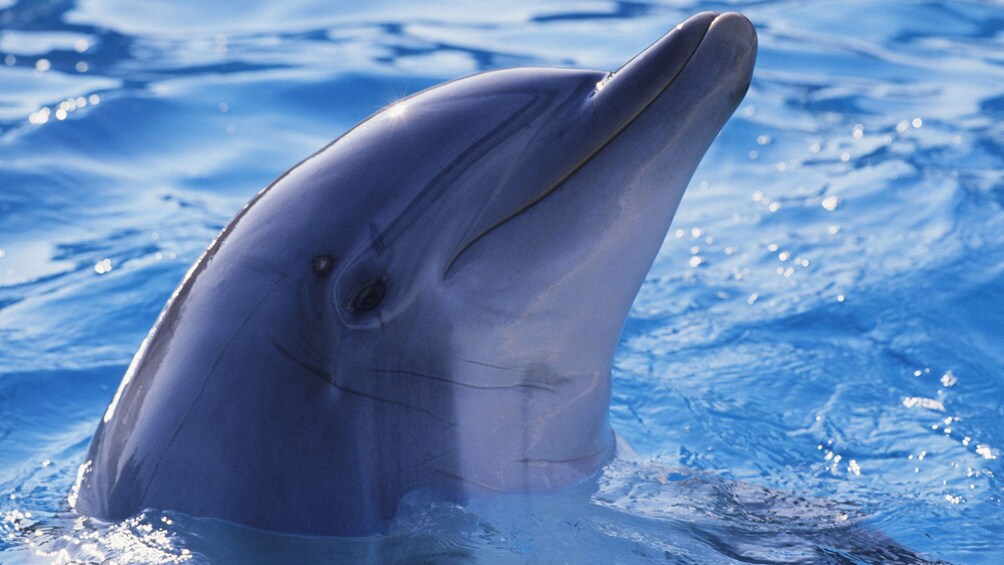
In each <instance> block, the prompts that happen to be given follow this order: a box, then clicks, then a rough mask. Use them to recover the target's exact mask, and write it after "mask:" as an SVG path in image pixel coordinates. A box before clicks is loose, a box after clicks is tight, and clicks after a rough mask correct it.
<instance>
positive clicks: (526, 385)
mask: <svg viewBox="0 0 1004 565" xmlns="http://www.w3.org/2000/svg"><path fill="white" fill-rule="evenodd" d="M366 370H368V371H372V372H374V373H400V374H402V375H410V376H413V377H420V378H423V379H429V380H431V381H437V382H442V383H447V384H451V385H457V386H461V387H466V388H473V389H478V390H507V389H513V388H531V389H537V390H546V391H547V392H554V388H553V387H549V386H547V385H542V384H537V383H516V384H512V385H500V386H488V385H476V384H471V383H463V382H460V381H455V380H453V379H448V378H446V377H437V376H435V375H429V374H426V373H419V372H417V371H408V370H405V369H380V368H377V367H370V368H368V369H366Z"/></svg>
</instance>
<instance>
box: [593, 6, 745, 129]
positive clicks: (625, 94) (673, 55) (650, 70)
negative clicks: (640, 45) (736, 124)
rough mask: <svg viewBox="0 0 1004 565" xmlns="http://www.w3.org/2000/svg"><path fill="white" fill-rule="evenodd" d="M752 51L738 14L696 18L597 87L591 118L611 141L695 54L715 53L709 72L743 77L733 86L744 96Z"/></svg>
mask: <svg viewBox="0 0 1004 565" xmlns="http://www.w3.org/2000/svg"><path fill="white" fill-rule="evenodd" d="M706 39H707V41H706ZM756 45H757V40H756V31H755V30H754V29H753V24H751V23H750V21H749V20H748V19H746V17H745V16H743V15H742V14H738V13H735V12H727V13H725V14H718V13H715V12H702V13H700V14H697V15H695V16H693V17H691V18H689V19H688V20H686V21H685V22H683V23H681V24H679V25H678V26H676V27H675V28H674V29H673V30H672V31H670V32H669V33H667V34H666V35H664V36H662V38H660V39H659V40H658V41H656V42H655V43H653V44H652V45H651V46H649V47H648V48H647V49H645V50H644V51H642V52H641V53H639V54H638V55H636V56H635V57H634V58H633V59H631V60H630V61H628V62H627V63H626V64H625V65H624V66H622V67H621V68H620V69H619V70H617V71H616V72H614V73H611V74H609V75H608V76H607V77H606V78H605V79H604V80H602V81H600V82H599V83H597V85H596V92H595V93H594V95H593V96H592V99H591V100H590V102H591V105H592V106H593V108H592V110H593V113H594V114H596V115H597V116H596V119H597V121H602V122H604V123H605V124H606V125H607V127H609V128H610V129H611V130H614V131H612V132H611V133H612V134H613V135H616V133H618V132H619V131H621V130H623V129H624V128H626V127H627V126H628V125H630V124H631V122H633V121H634V119H635V118H636V117H637V116H638V115H640V114H641V113H642V112H644V111H645V109H646V108H648V107H649V105H651V104H652V102H654V101H655V100H656V99H657V98H658V97H659V96H660V95H662V94H663V93H664V92H665V91H666V90H667V89H668V88H669V87H670V86H671V85H672V84H673V82H674V80H675V79H676V78H677V77H678V76H679V75H680V73H681V71H683V69H684V68H686V67H687V64H688V63H689V62H690V61H691V60H692V59H693V57H694V55H695V54H696V53H697V52H698V49H705V50H715V51H716V52H717V53H715V55H716V58H717V59H718V64H717V65H715V66H714V67H713V68H710V69H708V70H709V71H710V72H714V73H739V74H741V75H743V76H742V77H736V78H738V80H735V81H734V82H735V83H736V86H737V87H738V88H739V89H740V90H741V92H742V93H745V92H746V89H747V88H748V87H749V81H750V77H751V76H752V70H753V65H752V58H753V57H754V56H755V54H756ZM744 59H748V61H747V60H744ZM709 78H711V77H709ZM723 78H724V77H723ZM600 115H602V118H601V117H600ZM613 135H610V137H611V138H612V137H613Z"/></svg>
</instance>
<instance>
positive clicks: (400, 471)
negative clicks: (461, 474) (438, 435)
mask: <svg viewBox="0 0 1004 565" xmlns="http://www.w3.org/2000/svg"><path fill="white" fill-rule="evenodd" d="M455 427H456V424H454V425H451V426H448V427H447V428H445V429H444V431H447V430H450V429H452V428H455ZM454 455H456V453H455V452H452V451H451V452H446V453H440V454H439V455H433V456H432V457H428V458H426V459H423V460H421V461H418V462H417V463H414V464H412V465H408V466H405V467H400V468H398V469H395V470H394V471H391V472H389V473H384V475H383V477H382V478H385V479H386V478H389V477H396V476H398V475H401V474H403V473H404V472H406V471H410V470H412V469H415V468H418V467H423V466H425V465H428V464H429V463H432V462H433V461H436V460H437V459H442V458H444V457H452V456H454ZM433 471H435V472H437V473H438V472H440V470H439V469H433Z"/></svg>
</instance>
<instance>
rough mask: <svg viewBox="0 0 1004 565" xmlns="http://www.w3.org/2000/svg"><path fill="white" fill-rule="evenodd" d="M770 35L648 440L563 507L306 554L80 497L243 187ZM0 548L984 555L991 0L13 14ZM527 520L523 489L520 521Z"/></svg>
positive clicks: (673, 313)
mask: <svg viewBox="0 0 1004 565" xmlns="http://www.w3.org/2000/svg"><path fill="white" fill-rule="evenodd" d="M705 9H713V10H718V11H721V10H725V9H737V10H740V11H742V12H743V13H745V14H746V15H747V16H749V17H750V18H751V19H752V21H753V22H754V23H755V25H756V26H757V28H758V30H759V33H760V56H759V60H758V66H757V70H756V75H755V77H754V81H753V85H752V88H751V90H750V93H749V96H748V97H747V99H746V101H745V102H744V103H743V105H742V106H741V107H740V109H739V110H738V111H737V114H736V116H735V117H734V118H733V120H732V121H731V122H730V123H729V125H728V126H727V127H726V128H725V130H724V131H723V133H722V134H721V136H720V137H719V139H718V141H717V142H716V144H715V145H714V146H713V147H712V149H711V150H710V152H709V153H708V155H707V157H706V158H705V160H704V163H703V164H702V166H701V168H700V169H699V170H698V172H697V174H696V175H695V177H694V182H693V184H692V186H691V188H690V190H689V192H688V194H687V196H686V197H685V199H684V201H683V204H682V205H681V208H680V212H679V214H678V215H677V218H676V220H675V222H674V226H673V230H672V231H671V233H670V236H669V237H668V238H667V240H666V244H665V246H664V248H663V250H662V253H661V254H660V256H659V258H658V260H657V262H656V265H655V267H654V268H653V270H652V272H651V274H650V275H649V277H648V279H647V281H646V284H645V286H644V288H643V289H642V291H641V293H640V295H639V297H638V300H637V302H636V304H635V307H634V309H633V311H632V314H631V317H630V320H629V321H628V324H627V327H626V329H625V332H624V336H623V340H622V343H621V346H620V350H619V352H618V355H617V360H616V364H615V367H614V395H615V396H614V401H613V406H612V414H613V422H614V425H615V427H616V429H617V431H618V432H619V433H620V435H621V436H623V437H624V438H625V439H626V440H627V441H628V442H629V443H630V444H631V445H632V447H633V448H634V449H635V451H637V452H638V458H637V459H634V460H619V461H616V462H614V463H613V464H611V465H610V466H608V467H607V468H606V469H604V470H603V472H602V473H601V475H600V476H598V477H597V478H596V479H595V480H594V481H591V482H589V483H587V484H584V485H580V486H579V487H576V488H573V489H571V490H570V491H568V492H566V493H563V494H561V495H556V496H553V497H525V496H510V497H499V498H496V499H488V500H480V501H475V502H472V503H471V504H469V505H466V506H457V505H452V504H447V503H445V502H442V501H437V500H435V499H427V498H423V497H422V496H415V497H414V498H413V499H411V500H408V501H407V503H406V504H405V505H404V506H403V508H402V512H401V517H400V518H399V519H398V521H397V522H396V523H395V524H394V526H393V528H392V530H391V532H390V533H389V534H388V535H387V536H377V537H372V538H364V539H357V540H338V539H328V540H323V539H321V540H318V539H309V538H298V537H290V536H275V535H269V534H264V533H261V532H255V531H250V530H245V529H242V528H238V527H234V526H231V525H228V524H225V523H221V522H216V521H212V520H198V519H193V518H190V517H186V516H183V515H176V514H170V513H167V514H159V513H151V514H145V515H143V516H140V517H138V518H136V519H133V520H128V521H126V522H123V523H119V524H101V523H98V522H95V521H91V520H87V519H84V518H81V517H78V516H76V515H75V514H74V513H73V512H72V511H70V510H69V506H68V504H67V502H66V499H67V494H68V493H69V490H70V487H71V485H72V483H73V480H74V477H75V475H76V470H77V467H78V465H79V464H80V463H81V462H82V461H83V458H84V454H85V450H86V448H87V445H88V442H89V440H90V437H91V434H92V433H93V431H94V428H95V425H96V423H97V421H98V419H99V417H100V415H101V414H102V413H103V411H104V408H105V406H106V404H107V402H108V400H109V399H110V398H111V396H112V394H113V393H114V390H115V387H116V386H117V384H118V381H119V379H120V378H121V375H122V373H123V371H124V369H125V366H126V365H127V364H128V361H129V359H130V357H131V356H132V354H133V352H134V351H135V350H136V348H137V346H138V345H139V342H140V341H141V339H142V338H143V336H144V335H145V333H146V332H147V330H148V329H149V327H150V326H151V324H152V323H153V321H154V319H155V318H156V316H157V313H158V312H159V310H160V308H161V307H162V305H163V303H164V301H165V300H166V299H167V297H168V295H169V294H170V293H171V291H172V290H173V288H174V287H175V286H176V284H177V283H178V281H179V280H180V278H181V277H182V275H183V274H184V272H185V271H186V270H187V268H188V267H189V265H190V264H191V263H192V262H193V261H194V260H195V259H196V257H197V256H198V254H199V253H200V252H201V250H202V249H203V248H204V247H205V246H206V245H207V244H208V242H209V241H210V240H211V239H212V237H213V236H214V235H215V233H216V232H217V231H218V230H219V229H220V228H221V227H222V225H223V224H224V223H225V222H226V221H227V219H228V218H229V217H231V216H232V215H233V214H234V213H235V212H236V211H237V210H238V209H239V208H240V206H241V205H242V204H243V203H244V202H245V201H246V200H247V199H248V198H249V197H250V196H251V195H252V194H254V193H255V192H256V191H257V190H258V189H259V188H260V187H261V186H263V185H265V184H266V183H267V182H269V181H270V180H271V179H272V178H274V177H275V176H277V175H278V174H279V173H281V172H282V171H284V170H285V169H287V168H288V167H289V166H291V165H293V164H295V163H296V162H297V161H299V160H300V159H301V158H303V157H305V156H306V155H308V154H310V153H311V152H313V151H315V150H316V149H318V148H319V147H321V146H323V145H324V144H326V143H327V142H328V141H329V140H331V139H333V138H335V137H337V136H338V135H339V134H340V133H342V132H344V131H345V130H346V129H347V128H349V127H351V126H352V125H353V124H354V123H356V122H357V121H359V120H360V119H362V118H364V117H365V116H366V115H368V114H369V113H371V112H373V111H375V110H377V109H379V108H380V107H382V106H384V105H386V104H388V103H390V102H392V101H394V100H396V99H398V98H400V97H402V96H404V95H406V94H409V93H411V92H414V91H416V90H419V89H421V88H424V87H426V86H430V85H432V84H435V83H437V82H440V81H443V80H446V79H450V78H454V77H456V76H460V75H463V74H467V73H471V72H475V71H479V70H487V69H493V68H498V67H508V66H516V65H548V66H581V67H593V68H600V69H614V68H616V67H618V66H619V65H620V64H621V63H623V62H624V61H625V60H627V58H629V57H630V56H631V55H632V54H634V53H636V52H637V51H639V50H640V49H642V48H643V47H645V46H646V45H647V44H648V43H650V42H651V41H654V40H655V39H656V38H658V37H659V36H660V35H661V34H662V33H663V32H665V31H666V30H668V29H669V28H670V27H671V26H673V25H675V24H676V23H677V22H679V21H680V20H682V19H684V18H685V17H686V16H688V15H690V14H692V13H695V12H697V11H700V10H705ZM0 30H2V31H0V61H2V63H0V250H2V251H0V561H2V562H5V563H8V562H10V563H18V562H49V561H56V562H66V561H74V560H75V561H103V562H112V563H114V562H151V563H154V562H197V563H198V562H207V561H214V562H248V561H261V562H289V561H305V560H311V559H313V560H339V559H342V560H345V559H352V560H360V559H372V560H391V561H393V560H398V561H421V560H432V561H453V560H455V561H468V560H475V561H477V560H481V561H514V560H515V561H528V560H539V561H541V562H551V561H559V560H567V561H569V562H583V561H593V562H635V561H670V562H683V563H687V562H723V561H732V560H735V561H744V560H746V561H756V560H759V562H765V561H781V562H790V561H829V562H854V561H859V562H860V561H880V560H897V559H898V560H901V561H910V560H913V559H918V558H919V557H918V556H924V557H926V558H927V559H932V560H939V559H940V560H947V561H952V562H960V563H998V562H1000V561H1001V560H1002V559H1004V550H1002V549H1001V546H1000V540H1001V539H1004V525H1002V524H1004V501H1002V497H1004V483H1002V479H1001V478H1002V476H1004V468H1002V461H1004V453H1002V450H1004V424H1002V417H1004V371H1002V368H1004V347H1002V345H1004V342H1002V338H1001V336H1004V214H1002V208H1004V179H1002V176H1004V174H1002V171H1004V40H1002V39H1004V8H1002V7H1001V5H1000V4H999V3H995V2H991V1H986V2H962V1H947V0H940V1H935V0H931V1H927V2H906V1H889V0H881V1H879V0H875V1H861V0H859V1H850V2H843V3H841V4H840V5H839V6H837V5H835V3H825V4H824V3H808V2H805V3H803V2H793V1H748V2H741V1H737V2H733V3H728V2H718V3H716V2H691V1H687V0H674V1H669V2H666V3H664V4H659V3H647V2H630V3H629V2H603V1H570V2H536V1H535V2H529V1H514V2H510V3H507V4H506V6H505V7H504V8H502V7H491V8H488V7H485V6H483V5H482V4H481V3H472V2H457V1H453V2H439V3H435V4H430V5H419V3H405V2H390V1H384V2H367V3H359V5H352V6H347V5H345V4H344V3H320V2H319V3H317V5H312V4H311V3H309V2H306V1H298V2H283V3H275V2H264V1H260V2H252V3H243V4H242V5H241V7H236V6H231V5H229V3H205V2H196V1H195V0H185V1H179V2H172V3H161V2H156V3H154V2H149V3H139V2H126V1H124V0H105V1H94V0H78V1H76V2H74V1H72V0H46V1H35V2H27V1H18V0H0ZM527 509H529V511H527Z"/></svg>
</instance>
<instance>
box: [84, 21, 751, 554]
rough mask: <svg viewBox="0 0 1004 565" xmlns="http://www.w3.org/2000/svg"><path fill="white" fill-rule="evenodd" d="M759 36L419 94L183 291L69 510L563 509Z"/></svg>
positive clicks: (248, 224) (264, 525)
mask: <svg viewBox="0 0 1004 565" xmlns="http://www.w3.org/2000/svg"><path fill="white" fill-rule="evenodd" d="M755 57H756V33H755V31H754V29H753V26H752V25H751V24H750V22H749V21H748V20H747V19H746V18H744V17H743V16H741V15H739V14H736V13H725V14H716V13H701V14H698V15H696V16H693V17H692V18H690V19H688V20H686V21H685V22H683V23H682V24H680V25H678V26H677V27H676V28H675V29H673V30H672V31H671V32H669V33H668V34H666V35H665V36H664V37H662V38H661V39H659V40H658V41H657V42H655V43H654V44H653V45H651V46H650V47H649V48H647V49H646V50H644V51H643V52H641V53H640V54H639V55H637V56H636V57H634V58H633V59H632V60H631V61H629V62H628V63H627V64H625V65H624V66H623V67H622V68H620V69H619V70H618V71H616V72H614V73H609V72H602V71H593V70H577V69H545V68H517V69H507V70H499V71H492V72H486V73H482V74H477V75H474V76H469V77H466V78H462V79H459V80H455V81H451V82H447V83H445V84H442V85H439V86H436V87H433V88H430V89H428V90H425V91H423V92H419V93H417V94H415V95H412V96H410V97H408V98H406V99H404V100H402V101H400V102H398V103H396V104H393V105H392V106H390V107H388V108H386V109H384V110H382V111H380V112H378V113H376V114H374V115H373V116H371V117H370V118H368V119H366V120H365V121H363V122H362V123H360V124H359V125H357V126H356V127H354V128H353V129H352V130H350V131H349V132H348V133H346V134H345V135H343V136H342V137H341V138H339V139H337V140H336V141H334V142H332V143H331V144H330V145H328V146H327V147H325V148H324V149H322V150H320V151H319V152H317V153H315V154H314V155H312V156H311V157H309V158H307V159H306V160H305V161H303V162H301V163H300V164H298V165H297V166H295V167H294V168H292V169H291V170H289V171H288V172H286V173H285V174H283V175H282V176H280V177H279V178H278V179H277V180H276V181H274V182H273V183H272V184H271V185H269V186H268V187H267V188H265V189H264V190H262V191H261V192H260V193H258V194H257V196H255V197H254V198H253V199H252V200H251V201H250V202H249V203H248V204H247V205H246V206H245V207H244V208H243V209H242V210H241V211H240V212H239V213H238V214H237V216H236V217H235V218H234V219H233V220H232V221H231V222H230V223H229V224H228V225H227V226H226V227H225V228H224V229H223V231H222V232H221V233H220V234H219V236H218V237H217V238H216V239H215V240H214V241H213V242H212V244H211V245H210V246H209V248H208V249H207V250H206V251H205V253H204V254H203V255H202V257H201V258H200V259H199V260H198V261H197V263H196V264H195V265H194V266H193V267H192V268H191V270H190V271H189V272H188V274H187V275H186V276H185V278H184V280H183V281H182V283H181V285H180V286H179V287H178V289H177V290H176V291H175V292H174V294H173V295H172V296H171V298H170V299H169V301H168V303H167V305H166V306H165V308H164V310H163V312H162V313H161V314H160V317H159V318H158V320H157V322H156V324H155V325H154V327H153V329H152V330H151V332H150V334H149V335H148V337H147V338H146V339H145V340H144V341H143V343H142V345H141V346H140V348H139V351H138V352H137V353H136V355H135V357H134V358H133V360H132V363H131V364H130V366H129V368H128V369H127V371H126V373H125V376H124V377H123V380H122V384H121V385H120V387H119V388H118V390H117V392H116V393H115V396H114V398H113V399H112V401H111V403H110V404H109V406H108V408H107V411H106V413H105V414H104V417H103V418H102V420H101V422H100V423H99V425H98V429H97V432H96V433H95V435H94V438H93V440H92V443H91V446H90V449H89V451H88V454H87V458H86V461H85V462H84V463H83V464H82V465H81V466H80V469H79V472H78V477H77V481H76V484H75V485H74V487H73V490H72V491H71V493H70V496H69V501H70V504H71V506H73V507H74V508H75V509H76V510H77V511H78V512H80V513H83V514H85V515H89V516H93V517H96V518H99V519H103V520H120V519H124V518H127V517H129V516H131V515H134V514H137V513H139V512H142V511H144V510H145V509H151V508H152V509H158V510H172V511H179V512H182V513H184V514H188V515H192V516H199V517H211V518H218V519H222V520H227V521H231V522H236V523H238V524H242V525H247V526H251V527H255V528H260V529H265V530H271V531H276V532H288V533H297V534H309V535H345V536H354V535H368V534H371V533H374V532H379V531H381V530H382V529H384V528H386V525H387V524H388V522H389V521H390V520H392V519H393V517H394V515H395V511H396V510H397V508H398V504H399V502H400V501H401V500H402V498H403V497H404V496H405V495H406V494H408V493H411V492H413V491H421V490H428V491H430V492H435V493H440V494H442V495H444V496H446V497H449V498H450V499H459V500H463V499H468V498H469V497H472V496H479V495H486V494H491V493H513V492H519V493H537V492H553V491H557V490H560V489H563V488H565V487H568V486H570V485H573V484H576V483H578V482H581V481H583V480H584V479H586V478H588V477H590V476H592V475H594V474H595V473H596V472H597V471H598V470H599V469H600V468H601V467H602V466H603V465H604V464H605V463H607V462H608V461H610V460H611V458H612V457H613V455H614V453H615V445H616V442H615V437H614V433H613V431H612V429H611V426H610V421H609V414H608V412H609V404H610V394H611V393H610V389H611V385H610V370H611V365H612V361H613V356H614V351H615V349H616V347H617V344H618V340H619V337H620V333H621V330H622V328H623V325H624V322H625V320H626V318H627V314H628V311H629V309H630V307H631V304H632V302H633V300H634V298H635V296H636V294H637V292H638V290H639V288H640V286H641V284H642V281H643V280H644V278H645V275H646V274H647V272H648V270H649V268H650V267H651V265H652V262H653V260H654V259H655V256H656V254H657V252H658V250H659V248H660V246H661V244H662V242H663V240H664V239H665V236H666V233H667V231H668V229H669V225H670V221H671V220H672V218H673V215H674V213H675V211H676V208H677V205H678V204H679V202H680V199H681V197H682V196H683V193H684V190H685V189H686V186H687V184H688V182H689V180H690V177H691V176H692V174H693V172H694V169H695V168H696V167H697V164H698V162H699V161H700V159H701V157H702V156H703V154H704V153H705V151H706V150H707V148H708V146H709V145H710V144H711V142H712V140H713V139H714V138H715V136H716V135H717V134H718V132H719V130H720V129H721V127H722V126H723V125H724V124H725V122H726V120H727V119H728V118H729V116H730V115H731V114H732V112H733V111H734V110H735V109H736V107H737V106H738V104H739V102H740V101H741V100H742V98H743V96H744V95H745V93H746V91H747V89H748V87H749V83H750V78H751V75H752V70H753V64H754V60H755Z"/></svg>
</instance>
